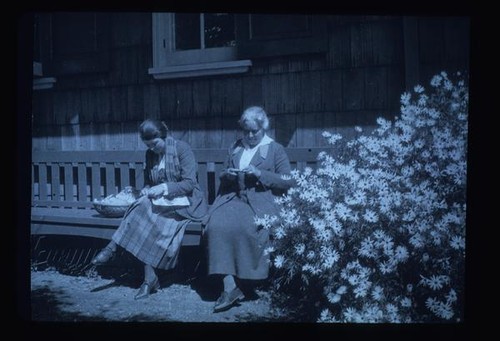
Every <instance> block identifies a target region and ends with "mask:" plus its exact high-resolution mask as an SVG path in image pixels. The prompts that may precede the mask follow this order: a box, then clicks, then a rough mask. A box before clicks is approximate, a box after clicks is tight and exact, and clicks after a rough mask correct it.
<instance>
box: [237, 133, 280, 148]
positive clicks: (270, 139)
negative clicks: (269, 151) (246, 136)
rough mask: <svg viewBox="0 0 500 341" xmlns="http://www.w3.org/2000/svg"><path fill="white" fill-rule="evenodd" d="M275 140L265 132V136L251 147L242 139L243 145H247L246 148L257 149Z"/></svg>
mask: <svg viewBox="0 0 500 341" xmlns="http://www.w3.org/2000/svg"><path fill="white" fill-rule="evenodd" d="M273 141H274V140H273V139H272V138H270V137H269V136H267V134H264V137H263V138H262V140H260V142H259V143H258V144H256V145H255V146H254V147H250V146H249V145H248V143H246V142H245V140H241V142H242V144H243V147H245V150H252V149H257V148H259V147H260V146H265V145H266V144H270V143H271V142H273Z"/></svg>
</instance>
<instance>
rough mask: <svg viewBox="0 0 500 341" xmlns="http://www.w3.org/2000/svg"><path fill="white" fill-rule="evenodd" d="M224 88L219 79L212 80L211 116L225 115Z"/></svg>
mask: <svg viewBox="0 0 500 341" xmlns="http://www.w3.org/2000/svg"><path fill="white" fill-rule="evenodd" d="M224 97H225V94H224V86H223V84H222V82H221V81H220V80H219V79H211V80H210V107H209V114H210V116H222V115H224V110H225V103H224Z"/></svg>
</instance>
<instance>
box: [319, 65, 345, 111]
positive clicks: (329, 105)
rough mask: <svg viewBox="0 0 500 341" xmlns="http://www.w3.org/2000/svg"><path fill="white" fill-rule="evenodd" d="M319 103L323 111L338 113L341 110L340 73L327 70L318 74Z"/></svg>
mask: <svg viewBox="0 0 500 341" xmlns="http://www.w3.org/2000/svg"><path fill="white" fill-rule="evenodd" d="M320 84H321V87H320V89H321V91H320V92H321V96H322V98H321V102H322V103H323V107H322V110H324V111H339V110H341V108H342V72H341V71H340V70H327V71H324V72H322V73H321V74H320Z"/></svg>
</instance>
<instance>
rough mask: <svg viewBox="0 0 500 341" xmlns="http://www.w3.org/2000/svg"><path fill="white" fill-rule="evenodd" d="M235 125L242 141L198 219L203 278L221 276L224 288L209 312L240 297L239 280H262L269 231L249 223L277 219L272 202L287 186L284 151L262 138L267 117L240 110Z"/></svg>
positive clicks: (252, 110) (266, 269)
mask: <svg viewBox="0 0 500 341" xmlns="http://www.w3.org/2000/svg"><path fill="white" fill-rule="evenodd" d="M239 125H240V127H241V129H242V133H243V137H242V138H241V139H238V140H237V141H235V142H234V143H233V144H232V146H231V147H230V149H229V154H228V158H227V161H226V164H225V166H226V168H225V170H224V171H223V172H222V174H221V175H220V180H221V183H220V188H219V191H218V194H217V197H216V199H215V201H214V203H213V205H212V206H211V208H210V211H209V215H208V216H207V219H206V220H205V221H204V224H205V225H206V227H205V234H204V238H206V242H207V244H206V245H207V255H208V274H209V275H213V276H218V277H219V278H221V280H222V282H223V285H224V291H223V292H222V294H221V295H220V297H219V299H218V300H217V302H216V304H215V307H214V312H220V311H224V310H227V309H230V308H231V307H232V306H233V305H234V304H235V303H236V302H237V301H238V300H240V299H242V298H244V295H243V292H242V291H241V290H240V288H239V287H238V281H239V280H262V279H266V278H267V277H268V273H269V255H268V254H267V253H266V252H265V249H266V247H267V246H268V242H269V231H268V230H266V229H263V228H261V227H259V226H257V225H256V224H255V222H254V219H255V217H256V216H258V217H263V216H264V215H266V214H267V215H274V214H276V215H277V214H278V213H279V210H278V207H277V205H276V204H275V202H274V198H275V197H276V196H280V195H282V194H284V193H285V192H286V190H287V189H288V188H289V187H290V186H291V185H292V180H290V177H287V176H284V175H289V174H290V161H289V159H288V156H287V154H286V152H285V149H284V148H283V146H282V145H281V144H279V143H277V142H276V141H274V140H273V139H272V138H270V137H269V136H268V135H267V134H266V131H267V130H268V129H269V118H268V116H267V114H266V112H265V111H264V109H263V108H261V107H250V108H248V109H246V110H245V111H244V112H243V114H242V115H241V118H240V120H239Z"/></svg>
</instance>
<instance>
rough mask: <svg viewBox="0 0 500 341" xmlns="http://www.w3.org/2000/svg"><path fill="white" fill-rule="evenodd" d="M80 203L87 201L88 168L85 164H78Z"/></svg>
mask: <svg viewBox="0 0 500 341" xmlns="http://www.w3.org/2000/svg"><path fill="white" fill-rule="evenodd" d="M77 180H78V188H77V193H78V201H87V183H88V182H87V168H86V165H85V163H79V164H78V179H77Z"/></svg>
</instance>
